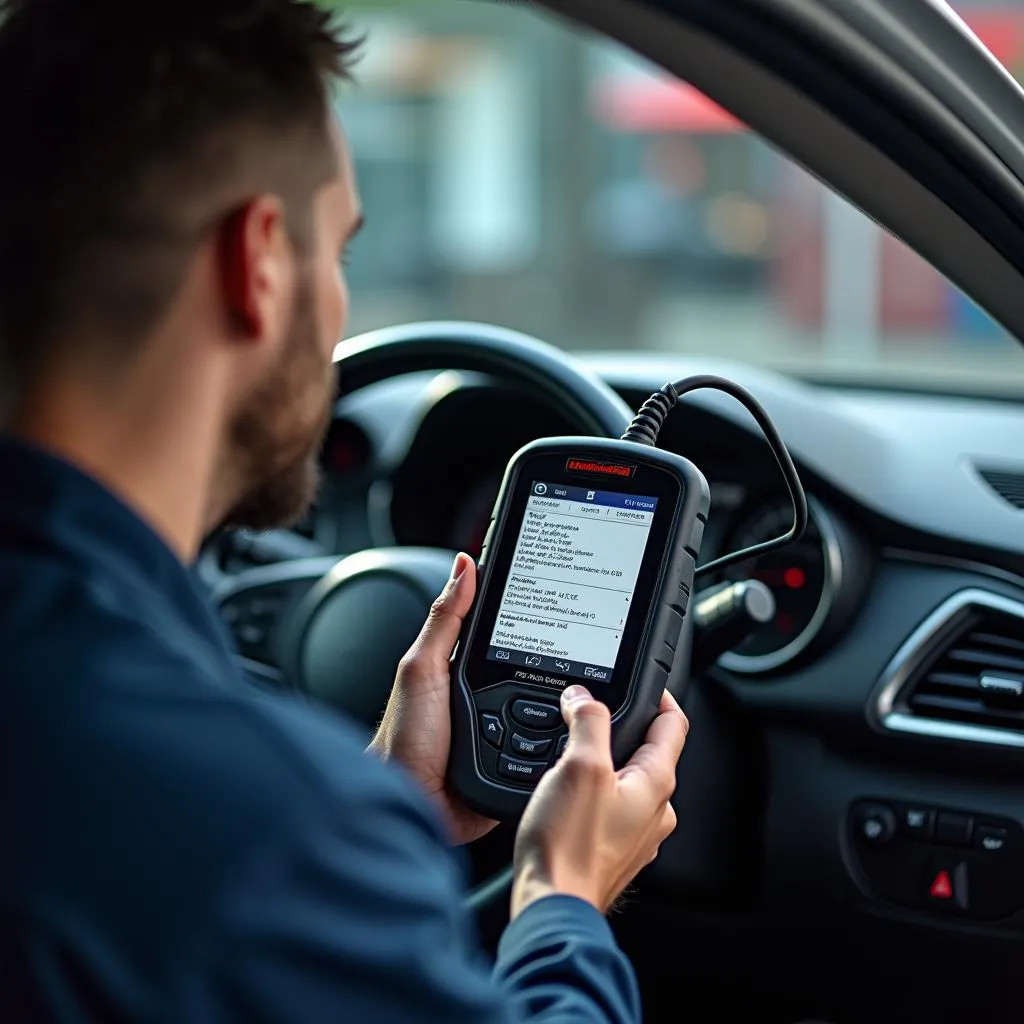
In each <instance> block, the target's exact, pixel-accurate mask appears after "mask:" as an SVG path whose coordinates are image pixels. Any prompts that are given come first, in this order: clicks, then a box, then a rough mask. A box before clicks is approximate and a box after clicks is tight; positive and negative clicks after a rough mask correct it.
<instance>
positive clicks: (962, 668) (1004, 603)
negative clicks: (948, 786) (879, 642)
mask: <svg viewBox="0 0 1024 1024" xmlns="http://www.w3.org/2000/svg"><path fill="white" fill-rule="evenodd" d="M877 711H878V717H879V720H880V722H881V724H882V725H884V726H885V727H887V728H889V729H894V730H897V731H901V732H913V733H918V734H920V735H928V736H937V737H942V738H945V739H956V740H965V741H973V742H978V743H994V744H1000V745H1003V746H1019V747H1024V604H1021V603H1019V602H1016V601H1011V600H1009V599H1008V598H1004V597H1002V596H1001V595H999V594H992V593H989V592H987V591H983V590H965V591H961V592H960V593H959V594H956V595H954V596H953V597H952V598H950V599H949V600H948V601H946V602H945V603H944V604H943V605H942V606H941V607H940V608H938V609H937V610H936V611H935V612H934V613H933V614H932V615H930V616H929V617H928V619H927V620H926V621H925V622H924V623H922V625H921V626H920V627H919V628H918V629H917V630H916V631H915V632H914V634H913V636H911V637H910V639H909V640H908V641H907V642H906V643H905V644H904V645H903V647H902V648H901V649H900V650H899V651H898V652H897V654H896V656H895V658H893V660H892V662H891V663H890V665H889V668H888V669H887V671H886V673H885V675H884V677H883V679H882V683H881V685H880V690H879V696H878V700H877Z"/></svg>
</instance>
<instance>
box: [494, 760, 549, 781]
mask: <svg viewBox="0 0 1024 1024" xmlns="http://www.w3.org/2000/svg"><path fill="white" fill-rule="evenodd" d="M546 768H547V762H546V761H520V760H518V759H516V758H514V757H506V756H505V755H504V754H502V755H501V757H499V758H498V774H499V775H504V776H505V778H506V779H516V780H518V781H519V782H536V781H537V780H538V779H539V778H540V777H541V775H542V774H543V773H544V770H545V769H546Z"/></svg>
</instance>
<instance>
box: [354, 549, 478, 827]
mask: <svg viewBox="0 0 1024 1024" xmlns="http://www.w3.org/2000/svg"><path fill="white" fill-rule="evenodd" d="M475 593H476V566H475V565H474V564H473V560H472V559H471V558H470V557H469V555H464V554H460V555H459V556H458V557H457V558H456V559H455V564H454V565H453V566H452V575H451V578H450V579H449V580H448V583H447V585H446V586H445V588H444V590H443V591H442V592H441V596H440V597H438V599H437V600H436V601H435V602H434V604H433V605H432V607H431V609H430V616H429V617H428V619H427V621H426V624H425V625H424V626H423V629H422V630H421V631H420V635H419V636H418V637H417V638H416V642H415V643H414V644H413V645H412V647H410V648H409V652H408V653H407V654H406V655H405V657H404V658H402V660H401V662H400V663H399V666H398V676H397V678H396V679H395V685H394V688H393V689H392V691H391V697H390V698H389V699H388V706H387V710H386V711H385V712H384V719H383V721H382V722H381V724H380V728H379V729H378V730H377V735H376V736H374V738H373V741H372V742H371V743H370V750H371V751H373V752H374V753H376V754H378V755H380V756H381V757H384V758H387V759H389V760H395V761H399V762H401V763H402V764H403V765H404V766H405V767H406V768H407V769H408V770H409V771H410V772H412V774H413V776H414V777H415V778H416V779H417V781H418V782H419V784H420V785H421V786H422V787H423V789H424V790H426V792H427V794H428V795H429V796H430V797H432V798H433V799H435V800H436V801H437V803H438V804H439V805H440V807H441V811H442V813H443V814H444V816H445V817H446V818H447V820H448V825H449V828H450V830H451V833H452V836H453V839H454V841H455V842H456V843H457V844H460V843H471V842H472V841H473V840H474V839H479V838H480V837H481V836H482V835H484V834H485V833H487V832H489V831H490V830H491V829H492V828H494V826H495V825H497V822H496V821H491V819H490V818H484V817H482V816H481V815H479V814H475V813H474V812H473V811H470V810H469V809H468V808H467V807H465V806H464V805H463V804H462V803H460V802H459V800H458V799H457V798H455V797H454V796H453V795H452V794H451V793H450V792H449V791H448V789H447V784H446V779H445V772H446V770H447V767H448V751H449V749H450V746H451V737H452V720H451V705H450V703H449V687H450V685H451V684H450V677H449V663H448V659H449V658H450V657H451V654H452V650H453V649H454V647H455V641H456V640H458V638H459V630H460V629H461V628H462V620H463V619H464V618H465V617H466V614H467V613H468V612H469V609H470V607H471V605H472V604H473V595H474V594H475Z"/></svg>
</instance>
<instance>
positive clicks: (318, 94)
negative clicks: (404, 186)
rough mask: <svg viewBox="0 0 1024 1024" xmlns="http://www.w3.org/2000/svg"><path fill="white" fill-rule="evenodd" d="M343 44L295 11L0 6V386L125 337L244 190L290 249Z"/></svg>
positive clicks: (280, 0)
mask: <svg viewBox="0 0 1024 1024" xmlns="http://www.w3.org/2000/svg"><path fill="white" fill-rule="evenodd" d="M358 46H359V41H358V40H355V39H352V38H351V37H349V38H343V36H342V34H341V33H340V32H338V31H337V30H336V29H335V28H334V27H333V25H332V21H331V16H330V15H329V14H328V13H327V12H325V11H324V10H322V9H320V8H318V7H317V6H315V5H314V4H312V3H308V2H304V0H158V2H146V0H0V146H2V149H3V157H2V158H0V383H2V385H3V386H0V391H7V393H8V395H9V396H10V394H11V389H12V387H13V389H19V388H20V387H21V386H23V385H24V384H25V383H27V382H28V380H29V379H30V378H31V377H32V376H33V375H34V373H36V372H38V371H39V370H41V369H43V368H44V367H45V366H46V365H47V364H48V363H49V361H50V360H52V359H54V358H60V355H61V353H60V352H59V351H58V346H59V344H60V339H61V338H63V337H65V336H66V335H68V334H70V333H71V331H72V330H73V329H79V328H80V329H82V330H83V331H84V332H85V333H87V334H90V335H91V336H94V337H97V338H100V337H102V338H104V339H106V340H107V341H109V343H110V344H111V346H117V348H118V349H119V350H123V347H124V345H125V343H130V342H131V341H132V340H134V339H137V338H139V337H140V336H141V335H143V334H144V333H145V332H146V330H147V328H149V327H151V326H153V325H154V324H155V323H156V322H157V320H158V318H159V316H160V315H161V313H162V312H164V311H165V310H166V308H167V306H168V304H169V303H170V301H171V300H172V298H173V296H174V294H175V292H176V290H177V289H178V288H179V287H180V284H181V281H182V279H183V275H184V273H185V270H186V268H187V266H188V263H189V260H190V259H191V257H192V256H193V255H194V253H195V251H196V248H197V246H198V245H199V243H200V241H201V239H202V238H203V237H204V233H205V232H207V231H209V230H210V228H211V227H213V226H215V225H216V223H218V222H219V221H220V219H221V218H223V217H225V216H227V215H229V214H230V212H231V209H232V207H233V206H234V207H237V206H239V205H240V204H242V203H244V201H245V200H246V199H247V198H249V197H251V196H254V195H256V194H259V193H261V192H274V193H277V194H279V195H280V196H281V197H282V199H283V201H284V203H285V207H286V210H287V211H288V212H287V216H288V221H289V230H290V231H291V232H292V234H293V241H294V242H295V244H296V245H297V246H302V245H303V244H304V242H305V237H304V236H305V235H306V233H307V232H308V229H309V224H310V221H311V207H312V200H313V195H314V193H315V191H316V190H317V189H318V188H319V187H320V186H321V185H322V184H323V183H324V182H325V181H327V180H328V179H329V178H330V176H331V175H332V174H333V173H334V171H335V166H334V160H335V156H334V147H333V145H332V143H331V139H330V130H329V118H330V108H331V92H332V86H333V84H334V82H335V81H337V80H340V79H343V78H347V77H349V73H350V68H351V62H352V60H353V58H354V55H355V51H356V50H357V48H358Z"/></svg>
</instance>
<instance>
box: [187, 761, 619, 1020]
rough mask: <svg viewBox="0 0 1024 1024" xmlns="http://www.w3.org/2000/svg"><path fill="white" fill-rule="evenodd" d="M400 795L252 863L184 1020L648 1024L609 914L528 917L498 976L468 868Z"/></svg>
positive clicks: (549, 905) (355, 809) (356, 810)
mask: <svg viewBox="0 0 1024 1024" xmlns="http://www.w3.org/2000/svg"><path fill="white" fill-rule="evenodd" d="M391 782H392V780H391V779H387V780H386V783H385V784H383V785H382V787H381V789H382V790H383V792H378V793H375V794H372V798H370V795H367V796H366V797H363V798H361V799H359V800H358V801H354V802H352V803H347V804H346V806H345V808H344V813H343V817H339V818H338V819H337V820H334V821H331V822H330V823H318V824H316V825H315V826H313V827H311V828H310V830H309V831H308V833H307V834H306V835H303V836H300V837H298V838H297V839H296V840H295V841H293V842H285V843H281V844H280V845H279V846H277V848H275V849H273V850H267V851H264V852H255V853H254V854H253V855H252V857H251V858H250V861H249V866H248V868H247V870H246V871H245V872H244V874H243V876H241V877H239V878H238V880H237V882H236V884H235V886H234V887H233V890H232V892H231V895H230V897H229V899H228V900H227V901H226V902H225V903H224V904H223V906H222V907H221V908H220V911H219V913H218V915H217V920H216V921H214V922H213V923H212V927H211V931H210V934H209V936H208V940H207V941H206V942H205V944H204V948H203V950H202V951H201V952H199V953H198V954H197V955H196V956H195V957H194V958H193V960H192V962H191V963H190V964H189V966H188V968H187V976H185V977H183V979H182V984H181V987H180V989H179V991H180V993H181V996H180V1000H179V1004H180V1010H179V1011H178V1012H177V1018H178V1019H183V1020H192V1019H195V1020H203V1021H211V1022H213V1021H217V1022H227V1021H246V1022H259V1021H275V1022H276V1021H281V1020H288V1021H293V1022H296V1024H301V1022H304V1021H310V1022H315V1024H326V1022H330V1021H349V1020H351V1021H360V1022H361V1021H367V1022H370V1021H373V1022H377V1021H380V1022H381V1024H384V1022H387V1024H406V1022H408V1024H414V1022H415V1024H421V1022H422V1024H425V1022H444V1024H512V1022H517V1021H527V1020H529V1021H537V1022H545V1024H546V1022H556V1021H558V1022H562V1021H566V1022H568V1021H572V1022H581V1024H582V1022H595V1024H597V1022H601V1024H605V1022H608V1024H632V1022H634V1021H638V1020H639V1000H638V995H637V991H636V983H635V980H634V977H633V972H632V969H631V968H630V966H629V963H628V961H627V960H626V959H625V957H624V956H623V954H622V953H621V952H620V951H619V950H618V948H617V947H616V945H615V941H614V939H613V937H612V935H611V931H610V929H609V928H608V925H607V923H606V922H605V921H604V919H603V918H602V917H601V915H600V914H599V913H598V911H597V910H595V909H594V908H593V907H592V906H589V905H587V904H586V903H584V902H583V901H582V900H577V899H575V898H573V897H568V896H553V897H549V898H548V899H543V900H540V901H538V902H536V903H535V904H533V905H531V906H530V907H528V908H527V909H526V910H525V911H524V912H523V913H522V914H520V915H519V917H518V918H517V919H516V921H515V922H514V923H513V924H512V925H511V926H510V928H509V930H508V931H507V933H506V935H505V937H504V938H503V940H502V946H501V951H500V955H499V959H498V964H497V968H496V970H495V971H494V972H492V970H491V968H490V965H489V964H487V963H486V962H484V960H483V959H482V957H481V956H480V954H479V952H478V948H477V946H476V937H475V934H474V929H473V922H472V919H471V917H470V916H469V915H467V913H466V912H465V911H464V910H463V906H462V900H463V897H464V889H463V886H462V879H461V871H460V869H459V864H458V861H457V860H456V858H455V857H454V856H453V854H452V853H451V851H450V850H449V849H448V848H447V845H446V840H445V837H444V835H443V834H442V833H441V830H440V828H439V826H438V825H437V824H436V823H435V821H434V819H433V816H432V815H431V814H430V813H429V809H428V808H427V807H426V806H425V805H423V804H422V803H421V801H420V800H419V799H418V798H417V796H416V795H414V794H411V793H408V792H407V791H406V790H405V789H404V787H403V786H402V785H400V784H395V785H389V783H391ZM176 1009H177V1008H176Z"/></svg>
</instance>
